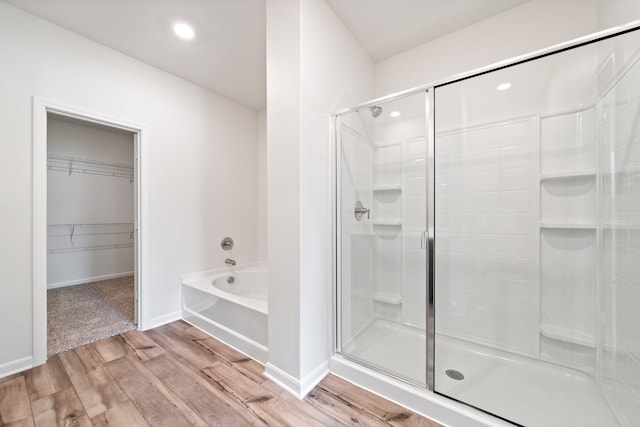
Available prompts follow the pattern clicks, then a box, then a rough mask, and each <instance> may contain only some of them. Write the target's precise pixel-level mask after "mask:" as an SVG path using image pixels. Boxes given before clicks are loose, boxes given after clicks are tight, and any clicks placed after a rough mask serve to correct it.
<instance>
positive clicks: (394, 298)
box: [373, 292, 402, 305]
mask: <svg viewBox="0 0 640 427" xmlns="http://www.w3.org/2000/svg"><path fill="white" fill-rule="evenodd" d="M373 300H374V301H377V302H384V303H386V304H393V305H399V304H402V297H401V296H400V295H394V294H387V293H384V292H378V293H376V294H373Z"/></svg>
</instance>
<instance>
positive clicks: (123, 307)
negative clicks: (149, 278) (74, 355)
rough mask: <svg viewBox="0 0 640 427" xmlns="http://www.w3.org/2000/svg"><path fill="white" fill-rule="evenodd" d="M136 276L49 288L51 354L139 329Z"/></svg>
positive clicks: (49, 353) (48, 321)
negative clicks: (135, 301)
mask: <svg viewBox="0 0 640 427" xmlns="http://www.w3.org/2000/svg"><path fill="white" fill-rule="evenodd" d="M133 300H134V298H133V276H127V277H120V278H118V279H111V280H102V281H100V282H93V283H87V284H85V285H77V286H68V287H65V288H57V289H49V290H48V291H47V353H48V355H49V356H52V355H54V354H57V353H60V352H62V351H66V350H70V349H72V348H77V347H81V346H83V345H85V344H90V343H92V342H95V341H99V340H101V339H104V338H108V337H111V336H114V335H118V334H120V333H123V332H127V331H130V330H133V329H135V328H136V325H135V319H134V314H133Z"/></svg>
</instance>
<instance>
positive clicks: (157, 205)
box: [0, 2, 258, 372]
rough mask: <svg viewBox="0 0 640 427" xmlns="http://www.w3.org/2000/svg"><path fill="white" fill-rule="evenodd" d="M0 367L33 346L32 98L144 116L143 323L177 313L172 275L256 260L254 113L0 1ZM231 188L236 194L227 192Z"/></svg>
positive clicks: (5, 368) (23, 360)
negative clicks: (228, 257)
mask: <svg viewBox="0 0 640 427" xmlns="http://www.w3.org/2000/svg"><path fill="white" fill-rule="evenodd" d="M0 52H1V54H2V57H3V58H5V59H4V60H3V66H2V67H0V93H2V97H0V114H1V115H2V117H3V120H2V121H0V135H2V138H3V141H5V143H3V144H2V145H0V159H2V160H0V162H1V163H0V166H2V167H1V168H0V174H1V175H2V179H0V183H1V184H0V192H1V194H2V195H3V206H7V207H10V209H2V211H1V212H2V213H0V217H1V219H2V221H1V223H2V224H3V229H4V231H3V239H2V241H1V243H0V259H2V260H3V268H1V269H0V271H1V272H0V281H1V284H2V285H1V286H0V325H2V326H0V342H2V346H1V347H0V372H9V371H11V370H12V369H18V368H20V367H24V366H28V364H29V362H30V359H29V358H30V357H31V355H32V352H33V348H32V338H33V337H32V316H33V314H32V255H33V254H32V247H31V240H32V229H31V227H32V224H31V216H32V213H33V212H32V197H33V195H32V178H31V175H32V170H31V156H32V149H31V146H32V142H31V127H32V112H31V102H32V97H33V96H38V97H42V98H44V99H48V100H51V101H55V102H56V103H60V104H65V105H70V106H74V107H76V108H79V109H82V110H85V111H89V112H94V113H97V114H98V115H103V116H107V117H113V118H117V119H120V120H123V121H126V122H133V123H141V124H144V125H146V126H147V129H148V134H149V153H150V154H149V156H150V158H149V181H150V182H149V192H150V194H149V200H150V205H149V206H148V207H147V209H148V212H149V218H150V223H149V224H147V230H148V233H149V237H150V253H149V254H148V256H149V264H150V265H149V267H150V268H149V270H150V271H149V277H148V278H147V283H148V285H149V288H150V289H149V292H148V295H149V299H148V301H143V305H144V306H145V307H146V308H147V310H146V312H145V311H143V314H144V315H145V318H144V319H142V320H143V324H144V325H147V326H153V325H155V324H159V323H162V322H165V321H169V320H173V319H175V318H177V317H179V315H180V312H179V309H180V286H179V285H180V275H181V274H183V273H188V272H194V271H201V270H206V269H210V268H214V267H219V266H223V265H224V264H223V261H224V258H225V254H224V253H223V251H222V249H221V248H220V240H221V239H222V238H223V237H224V236H225V235H229V236H232V237H233V238H234V239H235V241H236V246H235V248H234V249H235V255H236V256H237V258H238V261H239V262H244V261H252V260H255V259H256V258H257V253H258V252H257V237H256V236H257V234H258V232H257V231H258V227H257V217H256V211H257V188H256V182H257V175H256V167H255V165H256V162H257V158H256V155H257V150H256V140H257V138H256V135H257V114H256V112H255V111H254V110H252V109H249V108H247V107H244V106H242V105H239V104H237V103H235V102H233V101H230V100H228V99H226V98H223V97H221V96H219V95H216V94H214V93H212V92H210V91H207V90H204V89H202V88H200V87H198V86H195V85H193V84H191V83H188V82H186V81H184V80H181V79H179V78H176V77H175V76H172V75H170V74H167V73H165V72H162V71H159V70H157V69H155V68H152V67H150V66H148V65H146V64H144V63H142V62H140V61H137V60H134V59H132V58H130V57H127V56H124V55H122V54H120V53H117V52H115V51H113V50H110V49H107V48H105V47H104V46H101V45H98V44H96V43H94V42H92V41H90V40H87V39H85V38H83V37H80V36H78V35H76V34H73V33H71V32H68V31H66V30H63V29H61V28H59V27H57V26H54V25H52V24H49V23H47V22H45V21H43V20H40V19H38V18H35V17H33V16H31V15H28V14H26V13H24V12H21V11H19V10H17V9H15V8H13V7H11V6H8V5H7V4H5V3H3V2H0ZM238 195H240V197H239V196H238Z"/></svg>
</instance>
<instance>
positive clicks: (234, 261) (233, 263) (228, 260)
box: [224, 258, 236, 265]
mask: <svg viewBox="0 0 640 427" xmlns="http://www.w3.org/2000/svg"><path fill="white" fill-rule="evenodd" d="M224 263H225V264H227V265H236V260H234V259H231V258H227V259H225V260H224Z"/></svg>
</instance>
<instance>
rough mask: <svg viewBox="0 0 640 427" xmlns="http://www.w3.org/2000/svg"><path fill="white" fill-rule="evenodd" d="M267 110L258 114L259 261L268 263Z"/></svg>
mask: <svg viewBox="0 0 640 427" xmlns="http://www.w3.org/2000/svg"><path fill="white" fill-rule="evenodd" d="M267 238H268V234H267V110H261V111H259V112H258V260H260V261H267V259H268V256H267V242H268V240H267Z"/></svg>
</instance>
